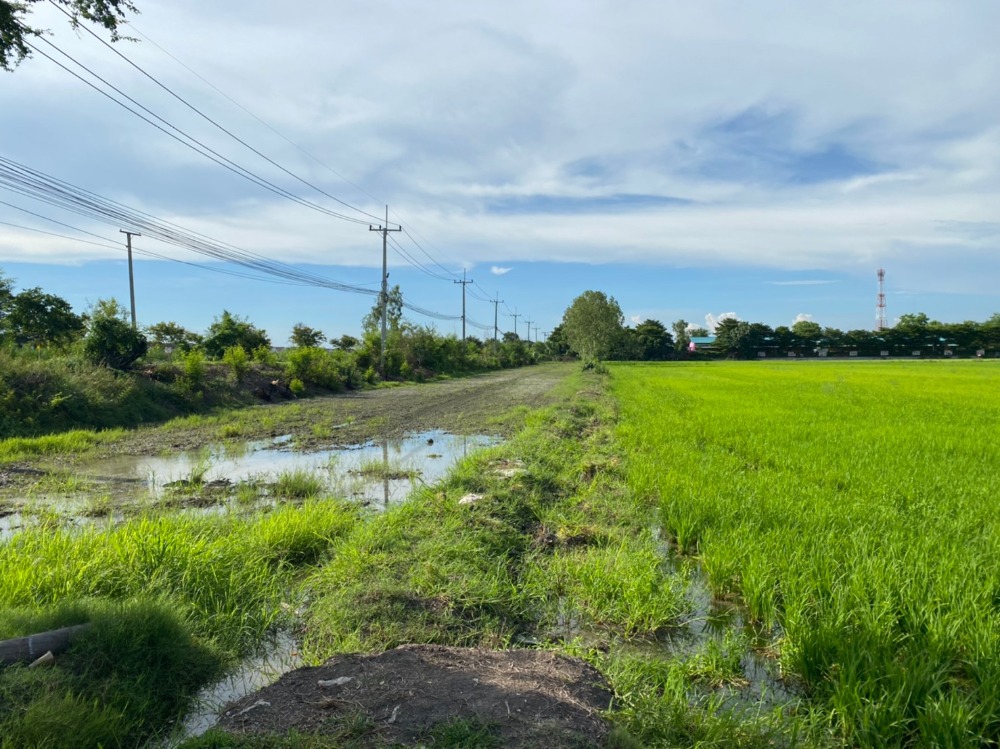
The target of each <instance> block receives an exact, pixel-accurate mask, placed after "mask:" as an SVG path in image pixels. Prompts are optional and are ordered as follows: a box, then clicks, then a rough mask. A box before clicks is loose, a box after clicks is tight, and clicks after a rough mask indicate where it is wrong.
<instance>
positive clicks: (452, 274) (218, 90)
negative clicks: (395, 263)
mask: <svg viewBox="0 0 1000 749" xmlns="http://www.w3.org/2000/svg"><path fill="white" fill-rule="evenodd" d="M50 2H52V0H50ZM63 12H65V11H63ZM129 26H130V27H131V28H132V29H133V30H134V31H135V32H136V33H137V34H139V36H141V37H142V38H144V39H145V40H146V41H148V42H149V43H150V44H152V45H153V46H154V47H156V48H157V49H159V50H160V51H161V52H162V53H163V54H165V55H166V56H167V57H169V58H170V59H171V60H173V61H174V62H176V63H177V64H178V65H180V66H181V67H182V68H184V69H185V70H187V71H188V72H189V73H191V75H193V76H195V77H196V78H197V79H198V80H200V81H201V82H202V83H204V84H205V85H207V86H208V87H209V88H211V89H212V90H213V91H215V92H216V93H218V94H219V95H220V96H222V97H224V98H225V99H226V100H228V101H229V102H230V103H232V104H233V105H234V106H236V107H238V108H239V109H240V110H242V111H243V112H245V113H246V114H247V115H249V116H250V117H252V118H253V119H254V120H256V121H257V122H259V123H260V124H261V125H263V126H264V127H266V128H267V129H268V130H270V131H271V132H272V133H274V134H275V135H277V136H278V137H279V138H281V139H282V140H284V141H285V142H286V143H288V144H289V145H291V146H292V147H294V148H295V149H296V150H298V151H299V152H300V153H302V154H303V155H305V156H306V157H308V158H309V159H311V160H312V161H314V162H315V163H317V164H319V165H320V166H322V167H323V168H324V169H326V170H327V171H329V172H330V173H331V174H333V175H334V176H336V177H337V178H338V179H341V180H343V181H344V182H345V183H346V184H348V185H350V186H351V187H353V188H355V189H356V190H358V191H359V192H361V193H363V194H365V195H367V196H368V197H369V198H371V199H372V200H378V198H376V197H375V196H374V195H372V194H371V193H370V192H368V191H367V190H365V189H364V188H363V187H361V186H360V185H358V184H356V183H354V182H352V181H351V180H350V179H348V178H347V177H345V176H344V175H343V174H341V173H340V172H339V171H337V170H336V169H334V168H333V167H331V166H330V165H329V164H327V163H325V162H324V161H322V160H321V159H319V158H318V157H316V156H315V155H313V154H312V153H310V152H309V151H307V150H306V149H304V148H303V147H302V146H300V145H299V144H297V143H295V141H293V140H291V139H290V138H288V137H287V136H286V135H284V134H283V133H282V132H280V131H279V130H277V129H276V128H274V127H273V126H272V125H270V124H269V123H268V122H267V121H266V120H264V119H262V118H261V117H258V116H257V115H256V114H254V113H253V112H252V111H251V110H250V109H248V108H247V107H245V106H243V105H242V104H240V103H239V102H238V101H237V100H236V99H234V98H233V97H231V96H229V94H227V93H226V92H225V91H223V90H222V89H221V88H219V87H218V86H216V85H215V84H214V83H212V82H211V81H210V80H208V79H207V78H205V77H204V76H203V75H201V74H200V73H198V72H197V71H196V70H194V69H193V68H191V67H190V66H188V65H187V64H185V63H184V62H183V61H182V60H180V59H179V58H177V57H176V56H175V55H173V54H171V53H170V52H169V51H168V50H167V49H165V48H164V47H163V46H161V45H160V44H158V43H157V42H156V41H155V40H153V39H152V38H150V37H149V35H148V34H145V33H144V32H142V31H141V30H140V29H138V28H137V27H136V26H135V24H134V23H132V22H129ZM87 31H88V33H90V34H91V35H92V36H95V38H97V39H98V40H99V41H100V42H101V43H102V44H104V45H105V46H107V47H109V49H111V50H112V51H113V52H114V53H115V54H117V55H119V56H120V57H122V59H124V60H125V61H126V62H128V63H129V64H130V65H132V66H133V67H135V68H136V69H137V70H139V71H140V72H141V73H143V75H146V76H147V77H149V78H150V79H151V80H153V81H154V82H155V83H156V84H157V85H159V86H161V87H162V88H164V90H166V91H168V93H170V94H171V95H173V96H175V97H177V98H178V99H180V100H181V101H182V102H183V103H184V104H185V105H186V106H188V107H191V108H192V109H194V110H195V111H196V112H198V114H200V115H202V116H203V117H205V118H206V119H209V121H210V122H212V124H215V125H216V126H217V127H220V129H223V130H224V131H225V132H226V133H227V134H230V133H229V132H228V131H227V130H225V129H224V128H222V127H221V126H219V125H218V123H215V122H214V121H213V120H211V119H210V118H208V117H207V116H206V115H204V114H203V113H202V112H201V111H199V110H197V109H195V108H194V107H193V106H191V105H190V104H188V102H186V101H184V100H183V99H182V98H181V97H179V96H178V95H177V94H175V93H174V92H173V91H171V90H170V89H169V88H167V87H166V86H164V85H163V84H162V83H160V82H159V81H158V80H156V79H155V78H154V77H153V76H151V75H149V74H148V73H147V72H146V71H145V70H143V69H142V68H140V67H139V66H138V65H136V64H135V63H134V62H132V61H131V60H130V59H128V58H127V57H126V56H125V55H124V54H122V53H121V52H120V51H119V50H117V49H115V48H114V47H112V46H111V45H108V44H107V42H105V41H104V40H103V39H101V38H100V37H99V36H97V35H96V34H94V32H93V31H91V30H90V29H87ZM230 135H231V134H230ZM233 137H236V136H233ZM237 140H239V139H238V138H237ZM241 142H242V141H241ZM244 145H247V144H244ZM247 147H248V148H251V150H254V151H255V153H259V152H257V151H256V149H253V148H252V147H250V146H248V145H247ZM259 155H261V156H262V157H263V158H267V157H265V156H263V154H259ZM279 168H282V169H283V167H280V166H279ZM293 176H295V175H293ZM296 178H297V179H298V177H296ZM306 184H309V183H306ZM310 186H312V185H311V184H310ZM324 194H325V193H324ZM330 197H333V196H330ZM333 199H334V200H337V202H339V203H342V204H344V205H348V206H349V207H352V208H354V206H350V204H347V203H345V202H344V201H342V200H340V199H339V198H335V197H334V198H333ZM380 202H381V201H380ZM355 210H358V211H359V212H361V213H364V215H366V216H369V217H371V218H374V219H376V220H379V217H377V216H374V215H372V214H369V213H365V212H364V211H361V210H360V209H357V208H355ZM391 213H392V214H393V215H394V216H396V217H397V218H399V219H401V222H402V217H401V216H400V215H399V214H398V212H397V211H396V210H392V211H391ZM403 234H405V235H406V237H407V239H409V240H410V241H411V242H413V244H414V245H415V246H416V247H417V249H419V250H420V252H421V253H423V254H424V256H426V257H427V259H428V260H430V261H431V263H433V264H434V265H436V266H437V267H438V268H440V269H441V270H442V271H443V272H444V273H446V274H448V276H449V278H445V277H442V276H438V275H437V274H435V273H434V271H432V270H430V269H429V268H427V267H426V266H424V265H423V264H422V263H420V262H419V261H417V260H416V259H415V258H413V257H412V255H410V254H409V253H405V252H404V259H405V260H406V261H407V262H409V263H410V264H411V265H414V266H415V267H417V268H419V269H420V270H422V271H423V272H425V273H427V274H428V275H430V276H432V277H435V278H439V279H440V280H451V277H454V278H458V277H459V276H458V274H457V273H456V272H454V271H452V270H450V269H449V268H447V267H445V266H444V265H442V264H441V263H440V262H438V260H437V259H436V258H435V257H434V256H433V255H431V254H430V253H429V252H428V251H427V250H426V249H425V248H424V246H423V245H422V244H421V243H420V242H418V241H417V239H416V238H415V237H414V234H415V235H416V236H417V237H419V236H420V234H419V233H418V232H417V231H416V230H415V229H413V230H412V233H411V232H410V231H409V230H407V229H403ZM421 239H422V240H423V241H424V242H425V243H427V240H426V239H423V237H421ZM394 244H396V247H397V248H398V249H399V250H400V251H401V252H403V250H402V247H401V246H400V245H399V244H398V243H395V242H394ZM471 293H472V295H473V296H477V295H476V294H475V292H471ZM477 298H478V297H477ZM480 301H488V300H487V299H480Z"/></svg>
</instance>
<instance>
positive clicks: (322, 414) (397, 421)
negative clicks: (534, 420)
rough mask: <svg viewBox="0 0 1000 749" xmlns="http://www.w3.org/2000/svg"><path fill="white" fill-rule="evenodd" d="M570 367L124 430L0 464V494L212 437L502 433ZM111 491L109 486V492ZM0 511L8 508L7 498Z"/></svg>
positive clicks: (315, 442) (309, 445)
mask: <svg viewBox="0 0 1000 749" xmlns="http://www.w3.org/2000/svg"><path fill="white" fill-rule="evenodd" d="M572 369H573V365H572V364H560V363H550V364H543V365H539V366H534V367H524V368H521V369H516V370H507V371H502V372H494V373H490V374H485V375H478V376H474V377H466V378H461V379H454V380H445V381H441V382H434V383H427V384H420V385H416V384H407V385H398V386H392V387H386V388H379V389H375V390H368V391H362V392H353V393H344V394H342V395H336V396H328V397H322V398H313V399H308V400H306V399H303V400H298V401H294V402H287V403H275V404H263V405H259V406H251V407H248V408H241V409H235V410H231V411H226V412H224V413H222V414H218V415H215V416H209V417H198V418H189V419H178V420H176V421H175V422H171V423H168V424H165V425H162V426H158V427H145V428H140V429H136V430H134V431H132V432H129V433H128V434H127V435H126V436H125V437H124V438H123V439H121V440H119V441H117V442H113V443H110V444H108V445H103V446H101V447H100V448H98V449H96V450H93V451H90V452H88V453H86V454H74V453H65V454H60V455H56V456H46V457H45V458H44V459H39V460H37V461H25V462H19V463H17V464H14V465H7V466H0V508H3V507H4V505H5V503H4V501H3V500H4V498H7V499H8V500H9V499H10V498H11V497H13V496H23V495H24V492H25V489H26V488H29V487H33V486H35V485H37V484H38V483H39V481H40V478H41V479H44V478H45V477H55V478H61V477H65V476H72V475H73V474H74V473H75V472H76V469H77V468H78V467H79V466H80V465H81V464H82V463H84V462H91V461H94V460H97V459H102V458H109V457H112V456H116V455H127V456H143V455H148V456H153V455H171V454H174V453H177V452H182V451H192V450H198V449H201V448H204V447H206V446H208V445H211V444H214V443H218V442H219V441H233V442H243V441H248V440H273V439H275V438H281V439H282V440H284V441H287V443H288V446H289V448H290V449H294V450H295V451H297V452H315V451H319V450H323V449H333V448H335V447H337V446H348V445H359V444H364V443H369V442H381V441H384V440H398V439H402V438H404V437H405V436H407V435H411V434H415V433H419V432H426V431H431V430H439V431H442V432H448V433H451V434H457V435H463V434H492V435H496V436H499V437H502V436H504V435H506V434H508V433H509V432H511V431H513V429H515V428H516V427H517V425H518V414H520V413H523V412H524V411H525V410H526V409H532V408H537V407H540V406H545V405H548V404H549V403H551V402H552V401H553V400H554V393H553V390H554V388H555V386H556V385H557V384H558V383H559V382H560V381H561V380H562V379H563V378H564V377H565V376H566V375H568V374H569V372H571V371H572ZM110 491H111V493H112V494H115V493H117V492H115V490H114V489H113V488H112V489H110ZM7 509H12V508H11V507H10V506H9V503H7Z"/></svg>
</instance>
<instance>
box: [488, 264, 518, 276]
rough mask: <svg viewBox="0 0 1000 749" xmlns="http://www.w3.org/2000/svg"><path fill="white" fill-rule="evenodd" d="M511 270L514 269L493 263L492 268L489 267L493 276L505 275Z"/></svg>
mask: <svg viewBox="0 0 1000 749" xmlns="http://www.w3.org/2000/svg"><path fill="white" fill-rule="evenodd" d="M512 270H514V269H513V268H501V267H500V266H499V265H494V266H493V267H492V268H490V273H492V274H493V275H494V276H503V275H505V274H507V273H510V272H511V271H512Z"/></svg>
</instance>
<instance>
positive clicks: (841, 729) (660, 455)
mask: <svg viewBox="0 0 1000 749" xmlns="http://www.w3.org/2000/svg"><path fill="white" fill-rule="evenodd" d="M612 380H613V390H614V392H615V394H616V395H617V397H618V399H619V401H620V403H621V422H620V427H619V431H618V437H619V439H620V440H621V443H622V447H623V449H624V450H625V452H626V454H627V456H628V457H627V461H626V468H627V472H628V476H629V480H630V482H631V488H632V489H633V490H634V491H635V492H636V493H637V494H638V495H639V496H640V497H643V496H645V497H650V498H652V499H653V500H654V501H655V502H656V503H657V504H658V508H659V521H660V523H661V524H662V528H663V530H664V531H665V532H666V534H667V535H668V536H669V537H670V538H671V539H672V540H673V541H674V542H675V543H676V547H677V550H678V552H679V554H681V555H682V556H689V557H694V558H697V559H698V560H699V561H700V563H701V565H702V566H703V569H704V570H705V572H706V573H707V576H708V580H709V585H710V587H711V590H712V593H713V594H714V595H715V596H716V597H718V598H723V599H725V598H728V599H735V600H738V601H739V602H740V603H741V605H743V606H745V610H746V616H747V618H748V620H750V621H753V622H755V623H756V624H757V628H758V631H759V629H760V628H761V627H763V628H764V629H765V631H768V632H770V633H771V634H770V642H768V643H766V644H765V645H759V647H760V648H761V649H762V650H763V651H764V652H766V653H768V654H773V657H774V658H775V659H777V662H778V664H779V665H780V669H781V673H782V674H783V676H784V677H785V678H786V679H787V680H788V681H789V682H791V683H793V684H798V685H799V688H800V689H801V690H802V691H803V693H804V694H805V695H806V698H807V703H808V704H810V705H812V706H814V709H815V710H816V711H817V713H818V714H819V715H820V716H821V720H822V721H823V722H824V723H825V724H826V726H827V731H829V734H828V735H832V737H834V740H835V741H837V742H838V743H839V742H840V741H843V742H845V743H847V744H849V745H857V746H873V747H874V746H983V745H995V744H996V743H997V741H998V740H1000V555H998V550H1000V514H998V504H1000V439H998V432H997V427H998V424H1000V398H998V397H997V392H998V386H1000V368H998V367H996V366H994V365H992V364H991V363H988V362H954V363H947V364H946V363H932V362H926V363H921V362H898V363H891V362H885V363H883V362H871V363H869V362H851V363H846V362H845V363H833V362H829V363H827V362H810V363H791V362H784V363H780V364H779V363H773V364H765V363H758V362H744V363H739V362H734V363H712V364H708V365H695V364H679V365H670V364H664V365H651V366H644V365H619V366H613V367H612Z"/></svg>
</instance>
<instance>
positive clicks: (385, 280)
mask: <svg viewBox="0 0 1000 749" xmlns="http://www.w3.org/2000/svg"><path fill="white" fill-rule="evenodd" d="M368 231H377V232H381V233H382V293H381V294H380V295H379V296H380V297H381V299H382V351H381V354H380V356H379V365H378V367H379V374H381V376H382V379H383V380H384V379H385V321H386V307H387V305H388V304H389V270H388V267H387V261H386V251H387V249H388V247H387V246H388V243H389V232H391V231H403V227H402V226H397V227H396V228H395V229H390V228H389V206H386V207H385V226H379V227H377V228H376V227H374V226H372V225H371V224H369V225H368Z"/></svg>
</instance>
